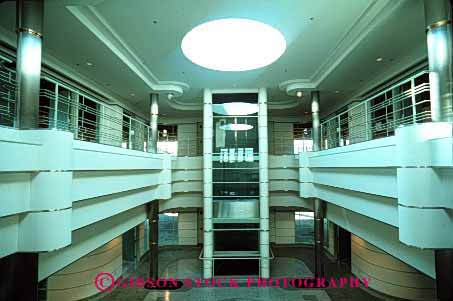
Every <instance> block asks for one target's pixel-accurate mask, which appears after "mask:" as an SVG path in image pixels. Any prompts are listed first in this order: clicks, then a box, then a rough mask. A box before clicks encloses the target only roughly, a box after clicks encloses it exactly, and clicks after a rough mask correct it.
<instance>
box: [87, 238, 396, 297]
mask: <svg viewBox="0 0 453 301" xmlns="http://www.w3.org/2000/svg"><path fill="white" fill-rule="evenodd" d="M273 250H274V253H275V256H276V258H275V259H274V260H273V261H272V264H271V271H272V276H273V277H284V276H287V277H291V276H299V277H309V276H312V275H313V274H312V272H311V270H312V269H313V264H312V263H313V254H312V253H313V252H312V249H311V248H308V247H300V246H299V247H294V246H291V247H289V246H288V247H285V246H280V247H274V248H273ZM199 252H200V249H199V248H196V247H164V248H161V250H160V254H159V273H160V276H161V277H176V278H179V279H184V278H192V279H193V278H195V277H200V276H201V262H200V260H198V255H199ZM325 268H326V275H328V276H329V277H344V276H349V272H348V268H347V266H342V265H339V264H336V263H334V262H332V261H330V260H329V259H327V258H326V259H325ZM147 270H148V264H147V262H146V260H145V261H144V262H142V263H141V264H140V265H138V268H137V269H136V270H135V271H133V272H132V275H131V276H135V277H146V275H147ZM238 282H240V281H238ZM239 286H240V287H239V288H207V287H202V288H196V285H195V283H194V287H192V288H188V287H183V288H181V289H179V290H176V291H156V290H147V289H140V288H116V289H114V290H113V291H112V292H110V293H109V294H106V295H101V294H100V295H98V296H96V297H95V298H91V299H89V300H103V301H117V300H146V301H163V300H175V301H179V300H222V301H242V300H244V301H252V300H253V301H254V300H310V301H321V300H326V301H328V300H334V301H337V300H339V301H343V300H394V299H390V298H388V297H387V298H386V297H383V296H380V295H378V294H376V293H375V292H372V291H370V290H368V291H365V290H363V289H351V288H343V289H324V290H323V289H294V288H292V289H290V288H286V289H285V288H282V287H281V286H280V287H278V288H258V287H250V288H249V287H246V283H245V281H244V282H242V283H239Z"/></svg>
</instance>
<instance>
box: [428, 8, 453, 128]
mask: <svg viewBox="0 0 453 301" xmlns="http://www.w3.org/2000/svg"><path fill="white" fill-rule="evenodd" d="M452 13H453V11H452V4H451V1H450V0H425V24H426V37H427V43H428V61H429V82H430V87H431V90H430V94H431V116H432V120H433V121H434V122H441V121H450V122H451V121H453V111H452V108H453V106H452V104H453V101H452V100H453V95H452V82H453V74H452V67H453V66H452V62H453V57H452V55H453V53H452V22H453V19H452Z"/></svg>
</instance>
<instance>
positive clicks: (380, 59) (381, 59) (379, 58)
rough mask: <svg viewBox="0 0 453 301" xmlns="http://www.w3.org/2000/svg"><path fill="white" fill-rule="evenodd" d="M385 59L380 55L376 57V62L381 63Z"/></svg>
mask: <svg viewBox="0 0 453 301" xmlns="http://www.w3.org/2000/svg"><path fill="white" fill-rule="evenodd" d="M383 60H384V59H383V58H382V57H378V58H377V59H376V62H378V63H380V62H382V61H383Z"/></svg>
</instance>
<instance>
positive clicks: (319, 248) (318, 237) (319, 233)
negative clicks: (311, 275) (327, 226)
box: [313, 198, 324, 277]
mask: <svg viewBox="0 0 453 301" xmlns="http://www.w3.org/2000/svg"><path fill="white" fill-rule="evenodd" d="M313 204H314V213H315V214H314V215H315V216H314V218H315V223H314V235H315V276H316V277H322V276H324V266H323V261H322V258H323V253H324V202H323V201H322V200H320V199H318V198H315V199H314V202H313Z"/></svg>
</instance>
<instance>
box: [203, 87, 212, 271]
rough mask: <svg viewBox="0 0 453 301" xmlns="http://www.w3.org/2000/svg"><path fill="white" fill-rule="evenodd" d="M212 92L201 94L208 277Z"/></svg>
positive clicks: (210, 268) (204, 253)
mask: <svg viewBox="0 0 453 301" xmlns="http://www.w3.org/2000/svg"><path fill="white" fill-rule="evenodd" d="M212 125H213V115H212V92H211V90H210V89H205V90H204V96H203V229H204V230H203V257H204V258H207V260H206V259H205V260H203V276H204V277H205V278H210V277H212V276H213V273H212V268H213V267H212V263H213V262H212V260H210V259H211V258H212V256H213V251H214V242H213V241H214V240H213V232H212V138H213V134H212V133H213V130H212Z"/></svg>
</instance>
